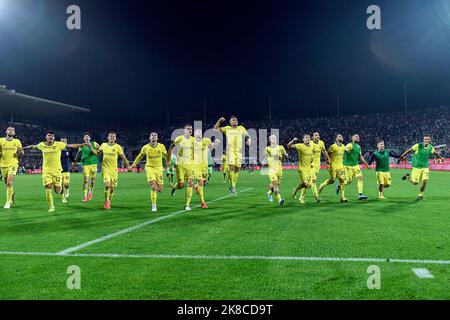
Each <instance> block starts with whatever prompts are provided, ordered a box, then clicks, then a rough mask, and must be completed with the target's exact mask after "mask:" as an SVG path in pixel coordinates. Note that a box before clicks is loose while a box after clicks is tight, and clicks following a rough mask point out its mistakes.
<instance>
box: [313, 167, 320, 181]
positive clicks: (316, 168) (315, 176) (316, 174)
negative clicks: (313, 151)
mask: <svg viewBox="0 0 450 320" xmlns="http://www.w3.org/2000/svg"><path fill="white" fill-rule="evenodd" d="M319 172H320V166H318V167H316V166H313V167H312V169H311V180H312V181H317V178H318V177H319Z"/></svg>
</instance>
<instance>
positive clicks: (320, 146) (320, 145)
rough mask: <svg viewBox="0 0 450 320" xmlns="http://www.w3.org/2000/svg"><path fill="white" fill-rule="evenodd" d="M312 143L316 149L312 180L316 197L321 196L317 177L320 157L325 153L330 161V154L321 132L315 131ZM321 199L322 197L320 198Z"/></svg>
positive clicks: (327, 160)
mask: <svg viewBox="0 0 450 320" xmlns="http://www.w3.org/2000/svg"><path fill="white" fill-rule="evenodd" d="M311 145H312V146H313V149H314V156H313V163H312V179H311V180H312V181H311V189H312V192H313V194H314V197H316V199H318V198H319V191H318V190H317V178H318V177H319V172H320V164H321V162H320V158H321V155H322V154H323V155H324V157H325V159H326V162H327V163H330V156H329V155H328V152H327V149H326V147H325V143H324V142H323V141H322V140H320V134H319V132H314V133H313V135H312V141H311ZM319 201H320V198H319Z"/></svg>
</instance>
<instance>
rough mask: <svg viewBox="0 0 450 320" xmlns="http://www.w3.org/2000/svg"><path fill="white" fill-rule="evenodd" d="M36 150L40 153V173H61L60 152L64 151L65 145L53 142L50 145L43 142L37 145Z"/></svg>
mask: <svg viewBox="0 0 450 320" xmlns="http://www.w3.org/2000/svg"><path fill="white" fill-rule="evenodd" d="M36 148H37V149H38V150H40V151H41V152H42V171H43V172H61V171H62V166H61V151H63V150H64V149H66V144H65V143H63V142H60V141H55V142H53V143H52V144H51V145H48V144H46V143H45V142H41V143H39V144H38V145H37V146H36Z"/></svg>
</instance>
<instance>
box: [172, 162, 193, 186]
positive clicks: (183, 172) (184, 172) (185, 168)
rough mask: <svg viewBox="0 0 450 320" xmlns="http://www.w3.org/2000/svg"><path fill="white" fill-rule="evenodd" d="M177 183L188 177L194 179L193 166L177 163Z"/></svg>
mask: <svg viewBox="0 0 450 320" xmlns="http://www.w3.org/2000/svg"><path fill="white" fill-rule="evenodd" d="M175 171H176V172H177V180H178V183H181V182H184V181H185V180H188V179H194V168H193V167H192V166H191V165H182V164H179V165H177V166H176V168H175Z"/></svg>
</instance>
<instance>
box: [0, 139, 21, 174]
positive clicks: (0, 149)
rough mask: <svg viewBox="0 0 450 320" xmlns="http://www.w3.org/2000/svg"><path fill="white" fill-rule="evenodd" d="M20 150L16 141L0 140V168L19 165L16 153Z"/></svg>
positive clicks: (19, 144) (19, 143)
mask: <svg viewBox="0 0 450 320" xmlns="http://www.w3.org/2000/svg"><path fill="white" fill-rule="evenodd" d="M20 149H22V143H21V142H20V141H19V140H18V139H12V140H7V139H6V138H0V167H11V166H16V165H17V164H18V163H19V157H18V156H17V152H18V151H19V150H20Z"/></svg>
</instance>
